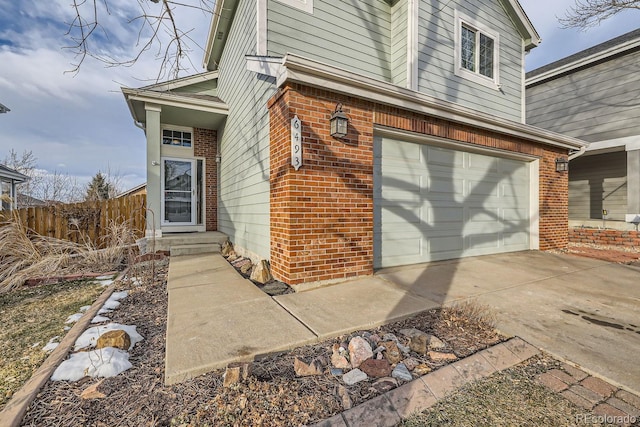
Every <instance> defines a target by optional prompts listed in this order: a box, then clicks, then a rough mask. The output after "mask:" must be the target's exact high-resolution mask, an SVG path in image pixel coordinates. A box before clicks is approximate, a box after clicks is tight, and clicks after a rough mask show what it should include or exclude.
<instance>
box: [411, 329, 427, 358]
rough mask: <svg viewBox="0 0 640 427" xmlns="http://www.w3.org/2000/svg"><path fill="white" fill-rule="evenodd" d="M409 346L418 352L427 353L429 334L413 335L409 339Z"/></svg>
mask: <svg viewBox="0 0 640 427" xmlns="http://www.w3.org/2000/svg"><path fill="white" fill-rule="evenodd" d="M409 348H410V349H411V350H412V351H415V352H416V353H418V354H427V351H429V336H428V335H427V334H424V335H415V336H413V337H411V338H410V339H409Z"/></svg>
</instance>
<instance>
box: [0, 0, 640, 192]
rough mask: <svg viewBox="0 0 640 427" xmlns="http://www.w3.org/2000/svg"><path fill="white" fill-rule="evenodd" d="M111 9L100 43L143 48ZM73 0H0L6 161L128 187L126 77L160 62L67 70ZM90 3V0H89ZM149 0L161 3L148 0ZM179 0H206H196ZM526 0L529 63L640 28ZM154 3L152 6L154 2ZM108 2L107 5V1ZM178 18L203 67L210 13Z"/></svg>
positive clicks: (131, 181) (149, 73)
mask: <svg viewBox="0 0 640 427" xmlns="http://www.w3.org/2000/svg"><path fill="white" fill-rule="evenodd" d="M107 1H108V4H109V6H110V9H109V12H110V13H109V14H103V15H102V17H101V19H100V23H101V24H102V25H103V26H104V27H105V28H108V30H109V34H108V37H107V36H106V35H105V33H104V32H103V31H100V30H98V31H96V32H95V33H94V35H96V39H95V45H94V46H95V48H96V50H97V51H99V52H101V53H102V54H104V55H109V56H111V57H115V58H120V59H129V58H131V57H133V56H135V54H136V53H137V51H138V49H139V45H138V27H137V23H136V22H134V23H133V24H131V23H128V19H130V18H132V17H135V16H137V15H138V13H139V6H138V2H137V1H133V0H107ZM71 2H72V0H53V1H42V0H0V103H2V104H4V105H5V106H7V107H8V108H9V109H11V111H10V112H9V113H7V114H1V115H0V162H1V161H2V160H3V159H4V158H5V156H6V155H7V153H8V152H9V150H11V149H13V150H16V151H18V152H22V151H24V150H30V151H32V152H33V154H34V155H35V157H36V158H37V163H38V167H39V168H40V169H42V170H45V171H47V172H49V173H52V172H54V171H55V172H58V173H62V174H68V175H70V176H72V177H75V178H77V180H78V182H79V183H80V184H83V185H84V184H85V183H88V182H89V181H90V179H91V177H92V176H94V175H95V174H96V173H97V172H98V171H101V172H107V171H108V172H110V173H111V174H113V175H116V176H118V177H119V178H120V186H121V187H122V188H121V189H122V190H124V189H127V188H131V187H133V186H135V185H138V184H140V183H143V182H144V181H145V179H146V178H145V176H146V175H145V174H146V172H145V137H144V133H143V131H142V130H140V129H139V128H137V127H135V126H134V123H133V119H132V118H131V114H130V113H129V110H128V107H127V105H126V102H125V100H124V97H123V95H122V93H121V92H120V87H122V86H127V87H140V86H145V85H147V84H151V83H154V82H155V81H156V79H157V76H158V73H159V68H160V63H159V61H158V60H157V59H156V58H155V56H156V55H155V53H156V52H157V50H158V46H153V47H152V48H151V49H149V51H147V53H145V54H144V55H143V56H142V57H141V58H140V59H139V60H138V61H137V62H136V63H135V64H134V65H133V66H130V67H105V65H104V64H103V63H102V62H99V61H97V60H95V59H93V58H87V59H86V60H85V61H84V63H83V64H82V66H81V68H80V71H79V72H78V73H70V72H68V71H69V70H72V69H73V65H72V64H74V63H75V62H76V61H77V57H74V54H73V52H72V51H71V50H69V49H65V47H68V46H70V45H71V44H72V41H71V40H70V39H69V38H68V37H67V36H65V33H66V32H67V30H68V28H69V23H70V22H72V21H73V18H74V16H75V12H74V10H73V9H72V8H71V6H70V4H71ZM89 3H91V2H90V1H89ZM143 3H145V4H147V3H148V5H149V7H155V8H157V7H159V5H156V4H153V3H149V2H144V1H143ZM182 3H188V4H199V0H184V1H183V2H182ZM521 4H522V6H523V8H524V10H525V11H526V13H527V15H528V16H529V18H530V19H531V21H532V22H533V25H534V26H535V27H536V29H537V30H538V33H539V34H540V36H541V38H542V44H541V45H540V46H538V47H537V48H535V49H534V50H533V51H532V52H531V53H529V54H528V55H527V57H526V61H527V63H526V68H527V70H532V69H535V68H537V67H540V66H542V65H545V64H547V63H549V62H552V61H555V60H557V59H561V58H563V57H565V56H567V55H570V54H572V53H575V52H579V51H581V50H583V49H586V48H588V47H590V46H593V45H595V44H598V43H601V42H603V41H606V40H609V39H611V38H613V37H616V36H619V35H621V34H624V33H626V32H628V31H631V30H634V29H636V28H638V27H639V26H640V25H639V23H640V20H639V18H640V11H637V10H636V11H633V10H631V11H627V12H624V13H621V14H619V15H617V16H614V17H613V18H610V19H609V20H607V21H604V22H603V23H602V24H601V25H600V26H598V27H595V28H591V29H589V30H588V31H587V32H584V31H579V30H575V29H561V28H560V25H559V24H558V20H557V17H561V16H564V14H565V11H566V10H567V8H568V7H569V6H571V5H572V4H573V0H522V1H521ZM151 11H152V12H153V10H151ZM102 12H104V10H102ZM175 15H176V19H177V20H178V24H179V26H180V27H181V28H182V29H183V30H190V31H191V32H189V37H190V38H191V39H192V40H191V41H189V44H190V47H191V54H190V58H191V63H192V66H191V69H190V70H187V72H186V73H183V75H187V74H193V73H197V72H202V71H204V70H203V69H202V68H201V66H200V64H201V63H202V57H203V52H202V49H201V48H200V47H199V46H201V45H204V43H205V39H206V35H207V31H208V26H209V21H210V16H209V15H206V14H204V13H203V12H202V11H201V10H197V9H195V8H185V7H181V8H178V10H176V14H175Z"/></svg>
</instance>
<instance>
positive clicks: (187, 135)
mask: <svg viewBox="0 0 640 427" xmlns="http://www.w3.org/2000/svg"><path fill="white" fill-rule="evenodd" d="M162 144H164V145H173V146H178V147H191V131H186V130H175V129H162Z"/></svg>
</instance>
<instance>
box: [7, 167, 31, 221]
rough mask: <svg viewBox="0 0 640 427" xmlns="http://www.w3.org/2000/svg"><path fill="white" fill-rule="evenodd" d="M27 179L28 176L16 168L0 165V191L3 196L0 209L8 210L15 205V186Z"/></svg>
mask: <svg viewBox="0 0 640 427" xmlns="http://www.w3.org/2000/svg"><path fill="white" fill-rule="evenodd" d="M28 179H29V177H28V176H26V175H24V174H21V173H20V172H18V171H17V170H14V169H11V168H8V167H6V166H4V165H0V192H1V194H2V196H4V197H3V199H2V202H1V203H0V210H3V211H10V210H12V209H15V208H16V207H17V197H16V195H17V194H18V192H17V191H16V186H17V185H18V184H20V183H22V182H25V181H26V180H28ZM7 198H8V199H7Z"/></svg>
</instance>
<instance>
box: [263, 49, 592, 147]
mask: <svg viewBox="0 0 640 427" xmlns="http://www.w3.org/2000/svg"><path fill="white" fill-rule="evenodd" d="M275 77H277V83H278V85H279V86H282V85H283V84H284V83H285V82H287V81H292V82H300V83H305V84H307V85H311V86H315V87H323V88H327V89H329V90H334V91H337V92H341V93H346V94H349V95H352V96H358V97H361V98H364V99H369V100H372V101H374V102H379V103H382V104H386V105H393V106H398V107H401V108H403V109H408V110H412V111H416V112H420V113H423V114H429V115H432V116H435V117H440V118H442V119H445V120H450V121H454V122H458V123H463V124H466V125H470V126H474V127H479V128H483V129H487V130H490V131H493V132H498V133H502V134H507V135H511V136H515V137H519V138H523V139H527V140H529V141H534V142H537V143H540V144H544V145H549V146H553V147H559V148H563V149H568V150H576V149H580V148H581V147H584V146H586V145H587V143H586V142H584V141H582V140H579V139H577V138H572V137H569V136H566V135H561V134H558V133H555V132H551V131H549V130H546V129H541V128H538V127H535V126H531V125H527V124H524V123H520V122H515V121H512V120H508V119H504V118H501V117H497V116H493V115H491V114H487V113H484V112H481V111H478V110H474V109H471V108H467V107H463V106H460V105H458V104H455V103H452V102H448V101H443V100H441V99H438V98H435V97H432V96H429V95H426V94H424V93H421V92H417V91H414V90H410V89H406V88H402V87H398V86H396V85H393V84H391V83H387V82H383V81H380V80H376V79H372V78H369V77H365V76H362V75H359V74H356V73H352V72H350V71H346V70H343V69H340V68H336V67H334V66H331V65H327V64H323V63H320V62H316V61H313V60H310V59H307V58H303V57H300V56H297V55H293V54H287V55H286V56H285V57H284V58H283V61H282V68H281V69H280V70H279V75H278V76H275Z"/></svg>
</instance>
